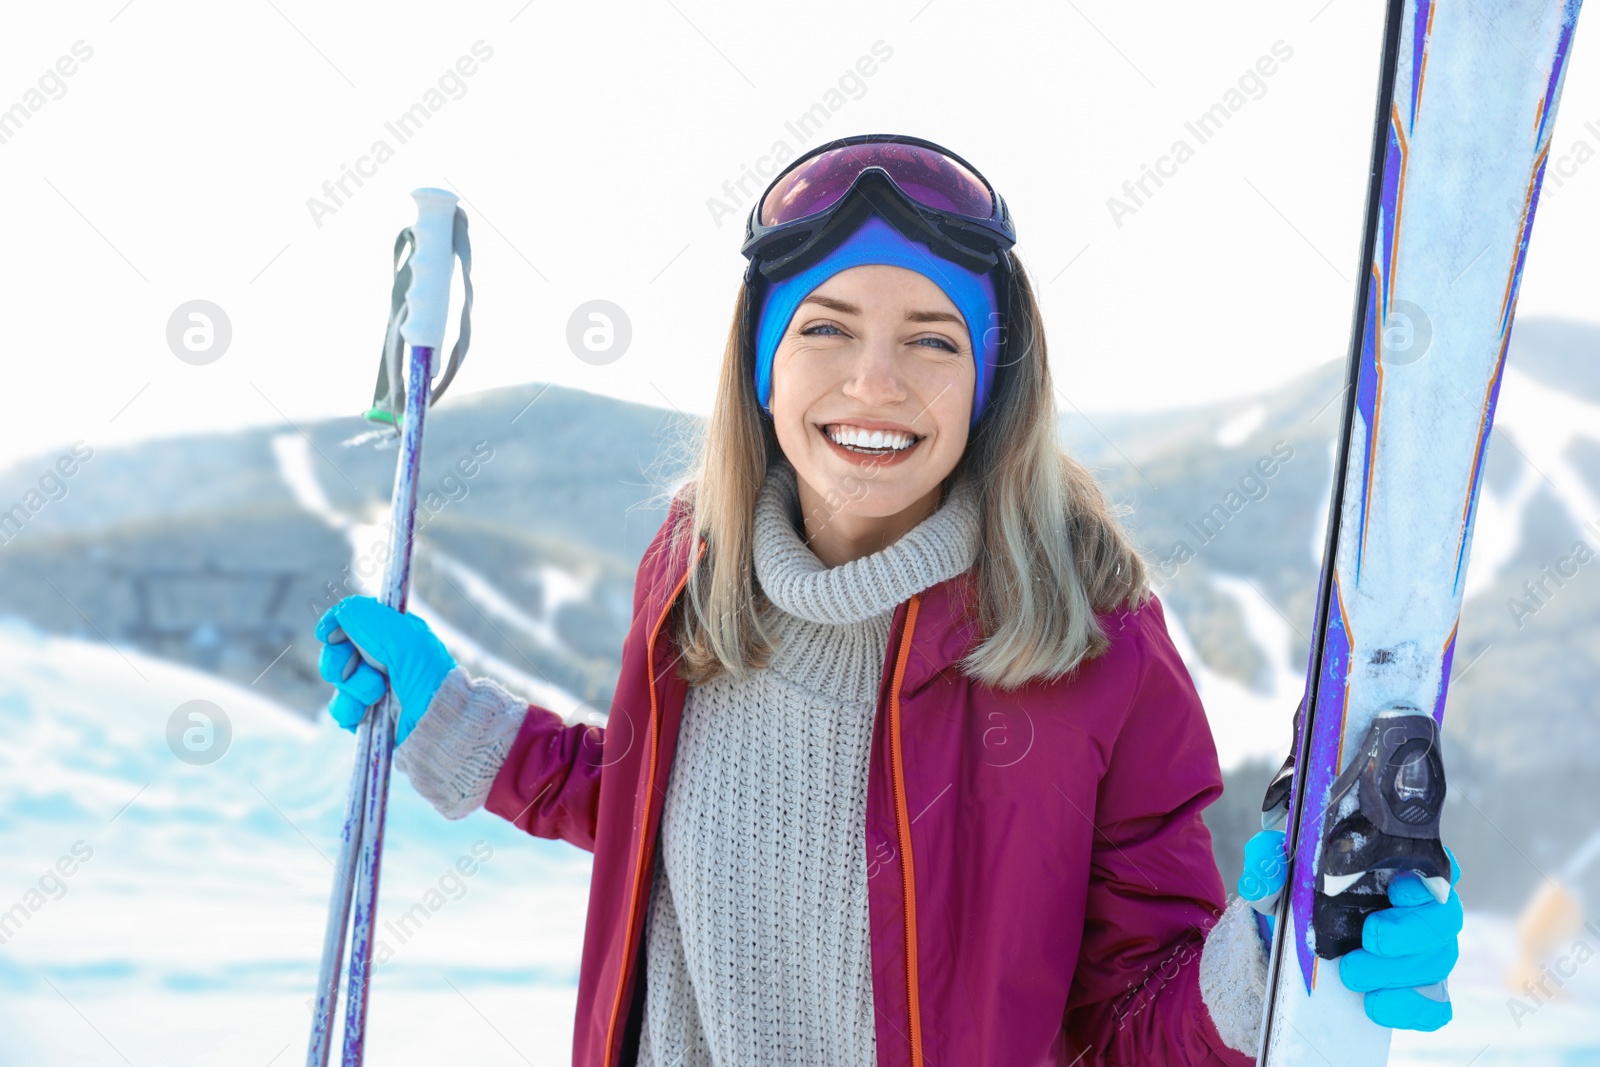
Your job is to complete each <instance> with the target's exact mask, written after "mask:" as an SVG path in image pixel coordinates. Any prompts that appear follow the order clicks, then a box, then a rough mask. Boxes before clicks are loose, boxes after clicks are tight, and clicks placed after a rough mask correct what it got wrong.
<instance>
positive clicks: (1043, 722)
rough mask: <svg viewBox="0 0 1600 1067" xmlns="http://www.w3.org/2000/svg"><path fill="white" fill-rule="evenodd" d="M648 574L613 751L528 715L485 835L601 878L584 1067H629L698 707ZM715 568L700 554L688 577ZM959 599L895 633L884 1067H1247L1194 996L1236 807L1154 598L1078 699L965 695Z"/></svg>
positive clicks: (1059, 692)
mask: <svg viewBox="0 0 1600 1067" xmlns="http://www.w3.org/2000/svg"><path fill="white" fill-rule="evenodd" d="M681 516H682V509H681V506H680V505H675V506H674V509H673V512H672V514H671V515H670V516H669V518H668V520H667V522H666V523H665V524H664V525H663V526H662V529H661V531H660V532H659V533H657V535H656V537H655V540H654V541H653V542H652V544H651V545H650V547H649V549H647V550H646V552H645V555H644V559H643V560H642V562H641V563H640V566H639V573H638V580H637V585H636V586H635V590H634V608H633V624H632V627H631V630H630V632H629V634H628V637H627V639H626V641H625V642H624V644H623V652H622V673H621V677H620V679H619V680H618V683H617V688H616V695H615V698H614V699H613V701H612V705H611V714H610V718H609V720H608V722H607V725H606V726H605V727H603V728H602V727H598V726H585V725H583V724H577V725H572V726H567V725H564V724H563V722H562V720H561V718H560V717H559V716H557V715H556V714H555V713H554V712H551V711H549V710H546V709H543V708H539V707H534V708H533V709H531V710H530V712H529V714H528V716H527V718H526V720H525V721H524V722H523V725H522V728H521V730H520V732H519V733H518V735H517V737H516V740H515V742H514V744H513V746H512V748H511V751H510V754H509V756H508V758H507V760H506V762H505V765H504V766H503V767H502V768H501V770H500V772H499V775H498V776H497V777H496V779H495V781H494V784H493V787H492V789H491V791H490V793H489V798H488V801H487V804H486V807H487V808H488V810H490V811H492V812H494V813H495V814H497V815H500V816H501V817H503V818H505V819H508V820H510V821H511V822H512V823H514V824H516V825H517V826H519V827H521V828H522V829H523V830H526V831H527V832H528V833H530V834H534V835H537V836H539V837H547V838H560V839H562V840H565V841H570V842H571V843H572V844H574V845H577V846H578V847H580V848H583V849H587V850H589V851H592V852H593V853H594V871H593V876H592V880H591V883H590V889H589V910H588V919H587V923H586V926H585V930H584V943H583V959H582V965H581V969H580V972H579V977H578V1004H577V1020H576V1027H575V1030H574V1034H573V1051H572V1062H573V1064H574V1065H575V1067H631V1065H632V1064H633V1063H634V1057H635V1052H636V1049H637V1044H638V1028H639V1025H640V1016H641V1015H642V1012H643V1003H644V981H643V977H642V976H643V974H644V950H643V934H644V922H645V916H646V914H647V911H648V907H647V906H648V903H649V901H648V899H647V898H648V895H649V891H650V890H649V887H650V884H651V879H650V874H651V871H652V869H653V867H652V865H653V863H654V856H655V851H654V850H655V847H656V836H657V831H658V828H659V826H660V823H661V813H662V804H663V802H664V800H665V798H666V785H667V776H668V775H669V774H671V773H672V755H673V750H674V746H675V743H676V740H677V736H678V726H679V723H680V721H681V717H682V713H683V706H684V698H685V695H686V694H687V691H688V688H687V684H686V683H685V682H684V681H683V680H681V679H680V678H678V677H677V675H676V673H675V671H674V665H675V663H676V660H677V656H676V653H675V651H674V648H673V646H672V642H671V639H670V636H669V629H670V628H669V627H668V626H667V625H666V622H667V614H668V611H669V609H670V608H671V606H672V605H673V603H674V601H675V600H676V599H677V597H678V596H679V595H680V594H681V592H682V590H683V587H684V584H685V583H686V581H687V580H688V572H689V567H690V565H691V561H690V559H689V556H690V554H691V553H690V548H689V546H687V545H686V544H685V545H683V546H681V547H677V548H674V546H673V543H672V542H673V540H674V539H673V538H671V537H670V535H669V531H670V530H671V529H672V528H673V525H674V523H675V522H676V521H678V519H679V518H680V517H681ZM703 552H704V544H703V543H701V544H700V545H699V546H698V548H697V549H696V550H695V551H694V556H695V559H696V560H698V558H699V556H700V555H701V554H703ZM971 595H972V585H971V583H970V580H969V577H968V576H967V575H962V576H959V577H957V578H954V579H951V580H949V581H946V582H941V583H940V584H938V585H935V586H933V587H931V588H929V589H927V590H925V591H924V592H923V593H921V594H919V595H917V596H913V597H912V598H911V599H910V600H909V601H907V602H906V603H904V604H901V605H900V606H899V608H897V609H896V611H895V614H894V620H893V623H892V625H891V628H890V633H889V648H888V654H887V658H886V662H885V664H884V672H883V679H884V681H883V688H882V692H881V694H880V696H879V700H878V710H877V719H876V721H875V723H874V727H873V734H872V749H871V759H870V767H869V771H868V774H869V783H868V793H867V830H866V840H865V841H863V842H862V847H863V848H864V849H865V850H866V861H867V872H868V880H867V890H868V914H869V923H870V927H871V934H870V936H871V951H872V989H873V999H874V1001H875V1004H876V1008H877V1012H876V1015H877V1060H878V1063H879V1065H880V1067H980V1065H982V1067H1045V1065H1053V1067H1068V1065H1075V1064H1076V1065H1082V1064H1119V1065H1126V1064H1152V1065H1165V1067H1186V1065H1198V1064H1225V1065H1227V1067H1243V1065H1245V1064H1249V1063H1252V1062H1253V1060H1252V1059H1251V1058H1250V1057H1247V1056H1243V1055H1241V1054H1240V1053H1238V1052H1236V1051H1234V1050H1232V1049H1230V1048H1229V1047H1228V1046H1227V1045H1225V1044H1224V1043H1223V1041H1222V1039H1221V1038H1220V1037H1219V1036H1218V1034H1217V1030H1216V1028H1215V1026H1214V1025H1213V1024H1212V1022H1211V1018H1210V1015H1209V1013H1208V1012H1207V1010H1206V1007H1205V1005H1204V1003H1203V1002H1202V1000H1201V995H1200V988H1199V983H1198V973H1199V968H1200V953H1201V947H1202V944H1203V941H1204V938H1205V934H1206V932H1207V931H1208V930H1209V929H1210V927H1211V926H1212V924H1213V923H1214V922H1215V921H1216V920H1217V918H1218V917H1219V916H1220V915H1221V913H1222V909H1223V905H1224V895H1223V888H1222V881H1221V877H1220V876H1219V875H1218V873H1217V868H1216V864H1215V861H1214V860H1213V858H1212V853H1211V838H1210V835H1209V833H1208V832H1207V830H1206V828H1205V825H1204V824H1203V823H1202V822H1201V819H1200V812H1201V809H1203V808H1204V807H1206V805H1208V804H1210V803H1211V802H1212V801H1213V800H1215V799H1216V798H1217V797H1218V796H1219V795H1220V794H1221V792H1222V777H1221V774H1220V772H1219V770H1218V765H1217V756H1216V748H1215V745H1214V744H1213V742H1212V739H1211V732H1210V729H1209V727H1208V726H1207V723H1206V718H1205V714H1204V712H1203V710H1202V708H1201V705H1200V700H1199V697H1198V696H1197V695H1196V693H1195V690H1194V686H1193V684H1192V682H1191V681H1190V679H1189V675H1188V673H1187V671H1186V670H1185V668H1184V666H1183V663H1182V661H1181V660H1180V659H1179V658H1178V654H1177V652H1176V650H1175V649H1174V648H1173V645H1172V641H1171V639H1170V638H1169V637H1168V635H1167V630H1166V624H1165V621H1164V618H1163V615H1162V610H1161V605H1160V602H1159V601H1158V600H1156V599H1155V598H1154V597H1152V598H1151V599H1150V600H1149V601H1147V602H1146V604H1145V605H1144V606H1143V607H1142V608H1140V609H1139V610H1137V611H1119V612H1116V613H1112V614H1108V615H1102V616H1100V621H1101V623H1102V624H1103V626H1104V627H1105V630H1106V632H1107V634H1108V635H1109V636H1110V638H1111V646H1110V648H1109V650H1108V651H1107V652H1106V653H1104V654H1103V655H1101V656H1099V657H1098V658H1096V659H1094V660H1091V661H1089V662H1087V663H1085V664H1083V665H1082V666H1080V667H1079V669H1078V670H1077V671H1076V672H1075V673H1074V674H1073V675H1072V676H1069V677H1068V678H1067V679H1066V680H1063V681H1058V682H1054V683H1049V684H1035V685H1030V686H1027V687H1025V688H1022V689H1018V690H1012V691H999V690H995V689H992V688H990V687H988V686H985V685H983V684H981V683H979V682H977V681H974V680H972V679H970V678H968V677H967V676H965V675H964V674H963V673H962V672H961V671H960V670H959V669H958V667H957V662H958V661H959V660H960V659H961V658H962V656H963V655H964V654H965V653H966V652H967V651H968V650H969V649H970V648H971V647H972V646H973V644H974V643H975V641H976V633H975V631H974V630H973V628H972V626H971V624H970V623H969V622H967V621H966V619H967V618H968V610H967V608H968V605H969V604H970V602H971V601H970V598H971Z"/></svg>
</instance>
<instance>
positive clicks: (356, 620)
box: [316, 596, 456, 745]
mask: <svg viewBox="0 0 1600 1067" xmlns="http://www.w3.org/2000/svg"><path fill="white" fill-rule="evenodd" d="M316 634H317V639H318V640H319V641H322V642H323V649H322V653H321V655H320V656H319V657H318V659H317V669H318V672H319V673H320V674H321V675H322V677H323V679H324V680H326V681H328V682H331V683H333V686H334V688H335V689H336V690H337V692H335V693H334V695H333V699H331V700H330V701H328V713H329V714H330V715H332V716H333V719H334V721H335V722H337V723H338V724H339V725H340V726H343V727H344V728H345V729H347V730H354V729H355V728H356V727H357V726H358V725H360V723H361V720H362V719H363V718H365V717H366V714H367V708H368V707H370V706H371V705H373V704H376V703H377V702H378V701H379V700H381V699H382V698H383V695H384V693H385V692H386V691H388V689H389V688H390V686H393V688H394V692H395V695H396V697H397V698H398V699H399V701H400V715H399V721H398V722H397V724H396V727H395V744H397V745H398V744H400V743H401V742H403V741H404V740H405V739H406V736H407V735H408V734H410V733H411V730H412V728H413V727H415V726H416V724H417V720H419V719H421V718H422V716H423V713H424V712H426V711H427V710H428V704H429V703H430V702H432V700H433V695H434V694H435V693H437V692H438V691H439V687H440V686H441V685H443V684H444V678H445V675H447V674H449V673H450V671H451V670H452V669H453V668H454V667H455V665H456V662H455V660H454V659H453V658H452V657H451V656H450V653H449V652H448V651H447V650H446V649H445V647H444V643H443V642H441V641H440V640H439V639H438V638H437V637H436V636H434V633H433V631H432V630H430V629H429V628H428V624H427V623H425V622H423V621H422V620H421V619H419V618H417V617H416V616H415V615H410V614H407V613H405V612H400V611H395V610H394V609H393V608H391V607H388V606H387V605H385V604H383V603H381V602H379V601H378V600H375V599H374V598H372V597H369V596H348V597H345V598H344V599H343V600H341V601H339V602H338V603H337V604H335V605H334V606H333V607H331V608H329V609H328V610H327V611H326V612H324V613H323V616H322V618H321V619H320V620H318V622H317V630H316Z"/></svg>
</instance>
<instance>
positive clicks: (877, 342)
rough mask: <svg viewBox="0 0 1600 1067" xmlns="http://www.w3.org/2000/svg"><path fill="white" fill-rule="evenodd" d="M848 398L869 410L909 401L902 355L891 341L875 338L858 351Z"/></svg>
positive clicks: (847, 382) (846, 392) (846, 389)
mask: <svg viewBox="0 0 1600 1067" xmlns="http://www.w3.org/2000/svg"><path fill="white" fill-rule="evenodd" d="M844 395H845V396H848V397H849V398H850V399H852V400H855V401H857V402H859V403H861V404H863V405H865V406H867V407H890V406H892V405H894V404H898V403H900V402H902V401H904V400H905V399H906V395H907V393H906V387H905V382H904V381H903V380H902V378H901V367H900V361H899V353H898V352H897V350H896V346H895V342H894V340H893V339H892V338H890V337H875V338H872V339H870V340H869V341H867V342H866V343H865V344H863V345H861V346H860V348H858V349H857V350H856V354H855V359H854V360H853V362H852V364H851V367H850V371H849V376H848V377H847V378H846V379H845V383H844Z"/></svg>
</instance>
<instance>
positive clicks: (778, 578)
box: [754, 460, 978, 625]
mask: <svg viewBox="0 0 1600 1067" xmlns="http://www.w3.org/2000/svg"><path fill="white" fill-rule="evenodd" d="M799 510H800V492H799V485H798V482H797V480H796V476H795V472H794V468H793V467H792V466H790V465H789V463H788V462H787V461H786V460H780V461H778V462H776V463H774V464H773V465H772V466H771V467H770V468H768V470H767V477H766V481H765V482H764V483H763V484H762V486H761V493H760V496H759V497H758V498H757V501H756V510H755V531H754V533H755V569H756V579H757V580H758V581H759V582H760V583H761V588H762V590H763V591H764V592H765V593H766V594H767V599H769V600H771V601H772V603H773V604H774V605H775V606H776V607H778V608H779V609H781V610H783V611H786V612H788V613H789V614H790V615H794V616H796V617H797V618H801V619H805V620H807V621H809V622H815V623H829V624H834V625H840V624H847V623H858V622H864V621H866V620H867V619H872V618H876V617H878V616H880V615H883V614H885V613H887V612H890V611H893V610H894V609H895V608H896V607H898V606H899V605H900V604H901V603H902V602H904V601H906V600H908V599H909V598H910V597H911V595H912V594H913V593H920V592H922V591H923V590H924V589H927V588H929V587H930V586H934V585H937V584H938V583H940V582H942V581H944V580H945V579H947V578H954V577H955V576H956V575H958V574H961V573H962V572H964V571H966V570H967V569H968V568H970V567H971V566H972V565H973V563H974V562H976V560H977V558H978V506H977V500H976V498H975V495H974V494H973V493H972V491H971V489H970V487H969V486H966V485H955V486H952V487H951V491H950V492H949V493H948V494H947V495H946V499H945V501H944V503H943V504H941V505H940V506H939V508H938V510H936V511H935V512H934V513H933V514H931V515H929V516H928V517H927V518H926V519H923V520H922V522H920V523H918V524H917V525H916V526H915V527H913V528H912V529H910V530H908V531H907V532H906V533H905V534H904V535H903V536H902V537H900V539H899V540H897V541H895V542H894V543H893V544H891V545H889V546H888V547H887V548H884V549H881V550H879V551H877V552H874V553H872V554H871V555H868V556H862V557H861V558H860V559H854V560H851V561H850V562H848V563H843V564H840V565H839V566H837V567H828V566H826V565H824V564H823V562H822V561H821V560H819V559H818V558H817V557H816V554H815V553H813V552H812V551H811V549H810V548H809V547H807V546H806V543H805V540H804V539H803V538H802V537H801V534H800V532H799V530H798V529H797V527H796V520H797V519H798V517H799Z"/></svg>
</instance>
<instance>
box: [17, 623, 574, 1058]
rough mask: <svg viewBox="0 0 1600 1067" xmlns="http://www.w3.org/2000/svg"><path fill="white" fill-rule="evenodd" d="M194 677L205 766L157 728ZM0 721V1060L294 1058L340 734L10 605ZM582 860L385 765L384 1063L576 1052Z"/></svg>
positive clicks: (316, 930) (302, 1023) (338, 781)
mask: <svg viewBox="0 0 1600 1067" xmlns="http://www.w3.org/2000/svg"><path fill="white" fill-rule="evenodd" d="M195 700H204V701H210V702H212V703H213V704H215V705H216V706H218V707H220V708H221V709H222V710H223V713H224V714H225V716H226V719H227V722H228V723H229V724H230V725H231V733H232V737H231V741H230V742H229V743H228V744H227V746H226V750H225V751H224V753H223V754H222V756H221V757H220V758H219V759H216V760H215V762H211V763H208V764H204V765H194V764H191V763H187V762H184V761H183V760H180V759H179V758H177V756H176V755H175V754H174V750H173V748H172V747H171V745H170V744H169V741H168V736H169V721H170V720H171V719H172V717H173V715H174V712H175V711H176V709H178V708H179V707H180V705H184V704H186V703H188V702H190V701H195ZM186 725H192V724H188V723H186ZM222 734H223V731H222V730H220V729H218V730H216V731H215V733H214V734H213V737H214V738H218V739H220V738H221V737H222ZM0 738H3V743H0V908H4V909H7V910H6V912H5V913H4V915H3V916H0V937H3V938H4V943H3V944H0V1034H3V1035H4V1037H3V1039H0V1064H5V1065H12V1064H15V1065H17V1067H24V1065H26V1067H37V1065H45V1064H52V1065H53V1064H101V1063H105V1064H126V1063H133V1064H139V1065H144V1064H161V1065H165V1067H177V1065H187V1064H229V1065H238V1064H266V1063H274V1064H278V1065H285V1064H290V1063H298V1062H299V1061H300V1060H301V1059H302V1058H303V1056H304V1051H303V1049H304V1042H305V1039H306V1027H307V1024H308V1022H309V1013H308V1011H307V1008H306V1004H305V1001H306V998H307V997H308V996H309V995H310V993H311V988H312V983H313V981H314V979H315V975H316V970H317V958H318V955H319V953H320V949H321V942H322V926H323V921H324V914H325V909H326V904H327V898H328V893H329V890H330V887H331V885H332V866H331V860H332V858H333V857H334V856H336V855H337V842H338V831H339V821H340V819H341V818H342V812H343V797H344V791H345V786H346V784H347V782H348V780H349V774H350V765H351V758H352V755H353V749H354V743H353V736H352V735H351V734H349V733H346V732H345V731H343V730H341V729H339V728H337V727H336V726H334V725H333V724H332V723H331V721H326V720H325V721H321V722H318V723H316V724H315V725H312V724H310V723H307V722H306V721H305V720H304V719H303V718H301V717H300V716H298V715H296V714H294V713H292V712H289V711H288V710H287V709H285V708H283V707H281V706H278V705H276V704H274V703H273V702H271V701H269V700H265V699H263V698H261V697H260V696H259V695H257V694H256V693H254V692H252V691H250V690H249V689H247V688H243V687H239V686H234V685H231V684H229V683H227V682H223V681H221V680H218V679H216V678H215V677H213V676H210V675H207V674H203V673H201V672H198V671H194V670H191V669H188V668H185V667H179V666H175V665H173V664H170V663H166V662H163V661H161V660H157V659H154V658H151V657H147V656H144V655H141V654H139V653H137V652H134V651H131V650H127V649H123V650H121V651H118V650H115V649H112V648H109V647H107V646H106V645H104V644H98V643H89V642H82V641H78V640H74V639H70V638H59V637H49V636H45V635H41V634H39V633H37V632H34V631H32V630H30V629H29V628H27V627H24V626H21V625H18V624H16V623H14V622H11V623H6V624H3V625H0ZM179 747H180V748H182V745H181V744H180V746H179ZM184 751H187V749H184ZM63 857H66V858H67V859H66V861H64V862H63V866H62V867H60V868H57V867H56V866H55V865H56V864H57V863H58V861H62V858H63ZM463 858H465V859H466V860H467V861H468V864H467V865H468V866H469V867H471V868H472V869H473V870H474V874H473V876H472V877H470V878H468V877H463V876H462V875H461V873H460V871H459V869H458V868H457V867H456V863H457V861H458V860H460V859H463ZM588 867H589V861H588V856H587V854H585V853H583V852H581V851H580V850H578V849H575V848H572V847H571V846H568V845H566V844H564V843H559V842H549V841H542V840H538V839H535V838H531V837H528V836H527V835H525V834H523V833H521V832H520V831H517V830H515V829H513V828H512V827H511V826H510V825H509V824H507V823H505V822H504V821H502V820H500V819H498V818H496V817H493V816H490V815H488V814H486V813H484V812H481V811H480V812H478V813H475V814H474V815H472V816H469V817H468V818H466V819H464V820H461V821H460V822H450V821H447V820H445V819H443V818H441V817H440V816H439V815H437V814H436V813H435V812H434V811H433V810H432V808H430V807H428V805H427V804H426V802H424V801H422V800H421V799H420V798H419V797H418V796H417V795H416V793H415V792H414V791H413V790H412V789H411V788H410V785H409V783H407V782H406V780H405V779H404V777H403V776H396V779H395V788H394V791H393V801H392V803H391V805H390V809H389V829H388V836H387V844H386V847H385V851H384V872H383V874H384V877H383V884H382V899H381V901H380V908H379V914H380V918H381V920H383V921H382V924H381V925H382V929H381V930H380V938H381V940H382V941H383V942H386V943H387V944H388V945H389V947H390V948H391V949H392V950H393V957H392V959H391V960H390V961H389V962H388V963H386V964H384V965H382V966H380V967H379V969H378V974H377V978H376V983H377V985H376V989H377V993H376V995H375V998H374V1002H373V1009H372V1011H373V1016H372V1031H371V1032H372V1035H373V1038H372V1046H371V1047H372V1051H373V1058H374V1062H378V1063H392V1064H430V1065H431V1064H437V1063H441V1062H474V1063H485V1064H488V1063H524V1062H530V1063H538V1064H561V1063H566V1062H568V1056H569V1050H570V1033H571V1025H572V1018H571V1012H572V1006H573V999H572V998H573V985H572V983H573V982H574V981H575V979H576V967H577V960H578V950H579V947H580V944H581V932H582V928H583V917H584V912H585V905H586V902H587V884H588ZM67 870H70V871H71V873H70V874H69V875H66V876H63V875H62V874H61V873H60V872H62V871H67ZM52 872H53V873H52ZM41 879H42V880H43V881H42V883H41ZM19 909H20V911H19ZM407 913H410V914H411V915H412V918H411V919H410V920H409V922H407V920H406V919H405V918H404V916H405V915H406V914H407ZM396 924H399V925H396ZM512 1046H514V1047H515V1049H516V1052H513V1051H512ZM519 1053H520V1055H519ZM522 1057H526V1059H525V1060H524V1059H523V1058H522Z"/></svg>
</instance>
